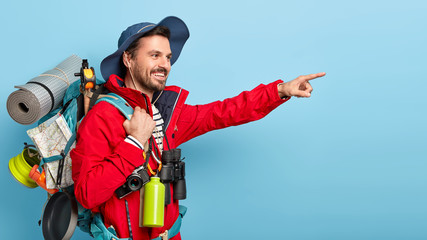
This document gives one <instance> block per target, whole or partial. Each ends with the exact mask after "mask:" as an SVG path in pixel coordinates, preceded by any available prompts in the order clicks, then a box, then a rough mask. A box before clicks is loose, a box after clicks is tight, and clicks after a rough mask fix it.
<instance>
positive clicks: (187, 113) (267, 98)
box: [71, 75, 289, 239]
mask: <svg viewBox="0 0 427 240" xmlns="http://www.w3.org/2000/svg"><path fill="white" fill-rule="evenodd" d="M280 82H282V81H281V80H278V81H276V82H273V83H270V84H268V85H263V84H261V85H259V86H258V87H256V88H255V89H253V90H252V91H245V92H242V93H241V94H239V95H238V96H236V97H233V98H228V99H225V100H224V101H216V102H212V103H209V104H205V105H195V106H192V105H187V104H185V103H184V102H185V99H186V98H187V95H188V92H187V91H186V90H184V89H182V88H179V87H176V86H168V87H166V88H165V90H164V91H162V92H161V93H160V94H159V93H156V94H155V95H154V96H153V99H157V100H156V102H155V105H156V108H158V109H159V111H160V113H161V115H162V117H163V119H164V122H165V125H164V126H165V128H166V137H167V140H168V143H169V145H170V147H171V148H176V147H177V146H179V145H180V144H182V143H184V142H186V141H188V140H190V139H192V138H194V137H197V136H199V135H202V134H204V133H206V132H208V131H212V130H215V129H221V128H225V127H229V126H235V125H239V124H243V123H247V122H250V121H255V120H258V119H260V118H262V117H264V116H266V115H267V114H268V113H269V112H271V111H272V110H273V109H275V108H276V107H278V106H279V105H280V104H282V103H284V102H285V101H287V100H288V99H289V98H288V99H280V98H279V95H278V92H277V84H278V83H280ZM105 86H106V87H107V88H108V89H109V90H110V91H111V92H114V93H117V94H119V95H120V96H122V97H123V98H125V99H126V100H127V101H128V103H129V104H130V105H131V106H132V107H135V106H141V105H143V103H144V102H145V100H144V97H143V96H142V94H141V93H139V92H137V91H135V90H133V89H130V88H125V87H122V86H123V81H122V80H121V79H120V78H119V77H117V76H115V75H112V76H111V77H110V79H109V80H108V81H107V83H106V84H105ZM149 105H150V104H149ZM149 110H150V113H152V111H151V105H150V106H149ZM124 120H125V117H124V116H123V115H122V114H121V113H120V112H119V110H118V109H116V108H115V107H114V106H112V105H110V104H109V103H107V102H100V103H98V104H96V105H95V106H94V107H93V108H92V109H91V110H90V111H89V112H88V114H87V115H86V116H85V118H84V119H83V121H82V123H81V124H80V126H79V130H78V133H77V145H76V148H75V149H73V150H72V151H71V158H72V167H73V169H72V170H73V180H74V183H75V194H76V198H77V200H78V201H79V202H80V203H81V204H82V206H83V207H85V208H88V209H91V210H92V211H93V212H100V213H101V214H102V216H103V217H104V223H105V226H106V227H109V226H110V225H113V226H114V228H115V230H116V231H117V234H118V236H119V237H121V238H124V237H129V230H128V225H127V224H128V221H127V214H126V207H125V201H124V199H126V200H127V201H128V205H129V215H130V222H131V225H132V234H133V237H134V239H152V238H155V237H158V235H159V234H160V233H162V232H164V231H165V230H166V229H169V228H170V227H171V226H172V225H173V223H174V222H175V220H176V219H177V217H178V214H179V213H178V201H177V200H174V201H173V202H172V203H171V204H169V205H168V206H167V207H166V208H165V222H164V223H165V224H164V226H163V227H161V228H146V227H143V228H141V227H139V208H140V194H139V191H137V192H133V193H131V194H129V195H128V196H126V197H125V198H123V199H121V200H120V199H118V198H117V196H116V194H115V193H114V191H115V190H116V189H117V188H118V187H120V186H121V185H123V184H124V182H125V181H126V177H127V176H129V175H130V174H131V173H132V172H133V171H134V169H135V168H136V167H138V166H140V165H142V164H143V161H144V159H143V152H142V150H141V149H139V148H137V147H135V146H134V145H132V144H129V143H127V142H125V141H124V140H125V138H126V132H125V130H124V128H123V121H124ZM163 142H164V143H166V142H165V141H163ZM164 148H165V150H167V148H168V146H167V144H164ZM149 164H150V166H151V167H152V168H153V169H156V168H157V164H156V162H155V161H154V160H153V159H152V158H150V161H149ZM172 191H173V189H172V188H171V195H173V192H172ZM173 239H181V236H180V234H178V235H177V236H175V237H174V238H173Z"/></svg>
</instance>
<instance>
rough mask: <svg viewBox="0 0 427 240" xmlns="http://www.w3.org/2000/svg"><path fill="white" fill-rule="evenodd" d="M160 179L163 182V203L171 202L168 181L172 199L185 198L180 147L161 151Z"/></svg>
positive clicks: (185, 188)
mask: <svg viewBox="0 0 427 240" xmlns="http://www.w3.org/2000/svg"><path fill="white" fill-rule="evenodd" d="M159 177H160V180H161V181H162V182H163V183H164V184H165V186H166V188H165V205H168V204H170V202H171V193H170V183H172V184H173V199H175V200H183V199H186V198H187V187H186V182H185V162H183V161H182V160H181V149H179V148H175V149H170V150H166V151H163V154H162V170H161V171H160V173H159Z"/></svg>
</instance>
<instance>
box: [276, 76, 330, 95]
mask: <svg viewBox="0 0 427 240" xmlns="http://www.w3.org/2000/svg"><path fill="white" fill-rule="evenodd" d="M325 74H326V73H324V72H321V73H315V74H309V75H301V76H299V77H297V78H295V79H294V80H292V81H289V82H285V83H281V84H279V85H277V90H278V91H279V96H280V98H284V97H293V96H295V97H310V96H311V92H312V91H313V88H312V87H311V85H310V83H309V82H308V81H310V80H313V79H315V78H318V77H323V76H325Z"/></svg>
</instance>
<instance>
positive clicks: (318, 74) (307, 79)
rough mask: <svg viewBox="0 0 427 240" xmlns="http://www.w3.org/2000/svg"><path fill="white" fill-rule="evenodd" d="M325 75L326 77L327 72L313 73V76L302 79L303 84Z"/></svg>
mask: <svg viewBox="0 0 427 240" xmlns="http://www.w3.org/2000/svg"><path fill="white" fill-rule="evenodd" d="M325 75H326V73H325V72H320V73H313V74H308V75H303V76H301V77H300V79H301V81H302V82H305V81H310V80H313V79H315V78H319V77H323V76H325Z"/></svg>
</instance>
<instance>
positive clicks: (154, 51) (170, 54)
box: [148, 49, 172, 57]
mask: <svg viewBox="0 0 427 240" xmlns="http://www.w3.org/2000/svg"><path fill="white" fill-rule="evenodd" d="M161 53H162V52H161V51H159V50H156V49H153V50H151V51H149V52H148V54H149V55H151V54H161ZM166 56H168V57H172V52H170V53H168V54H166Z"/></svg>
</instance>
